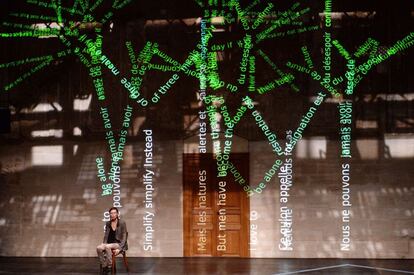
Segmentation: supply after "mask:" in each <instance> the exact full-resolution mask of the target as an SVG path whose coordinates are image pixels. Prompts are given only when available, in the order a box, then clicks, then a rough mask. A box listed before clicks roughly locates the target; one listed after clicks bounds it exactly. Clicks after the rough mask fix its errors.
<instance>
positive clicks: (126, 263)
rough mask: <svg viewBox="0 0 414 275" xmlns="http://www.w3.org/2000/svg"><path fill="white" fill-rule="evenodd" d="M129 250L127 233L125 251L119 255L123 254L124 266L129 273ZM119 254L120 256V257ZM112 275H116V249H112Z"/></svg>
mask: <svg viewBox="0 0 414 275" xmlns="http://www.w3.org/2000/svg"><path fill="white" fill-rule="evenodd" d="M127 250H128V232H127V233H126V240H125V250H122V251H121V252H119V254H122V257H123V258H124V265H125V268H126V270H127V272H128V273H129V267H128V261H127V258H126V251H127ZM119 254H118V255H119ZM112 274H116V255H115V249H112Z"/></svg>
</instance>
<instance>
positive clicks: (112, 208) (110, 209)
mask: <svg viewBox="0 0 414 275" xmlns="http://www.w3.org/2000/svg"><path fill="white" fill-rule="evenodd" d="M114 209H115V210H116V213H118V214H119V211H118V208H116V207H111V208H109V213H111V211H112V210H114Z"/></svg>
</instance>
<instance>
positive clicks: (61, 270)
mask: <svg viewBox="0 0 414 275" xmlns="http://www.w3.org/2000/svg"><path fill="white" fill-rule="evenodd" d="M128 262H129V266H130V270H131V272H130V273H129V274H194V275H196V274H197V275H199V274H258V275H265V274H278V275H282V274H283V275H288V274H303V275H305V274H312V275H315V274H326V275H328V274H329V275H331V274H335V275H336V274H339V275H348V274H352V275H357V274H361V275H373V274H382V275H385V274H386V275H388V274H389V275H401V274H414V260H369V259H366V260H359V259H358V260H356V259H355V260H345V259H240V258H128ZM117 268H118V273H117V274H127V273H126V271H125V267H124V265H123V262H122V258H121V257H118V258H117ZM0 274H36V275H40V274H99V264H98V259H97V258H23V257H22V258H19V257H0Z"/></svg>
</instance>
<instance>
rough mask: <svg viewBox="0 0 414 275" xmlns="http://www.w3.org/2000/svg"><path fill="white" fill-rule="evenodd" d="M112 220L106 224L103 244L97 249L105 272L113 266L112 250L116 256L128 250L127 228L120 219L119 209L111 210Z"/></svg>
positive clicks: (112, 208)
mask: <svg viewBox="0 0 414 275" xmlns="http://www.w3.org/2000/svg"><path fill="white" fill-rule="evenodd" d="M109 215H110V220H109V221H107V222H106V224H105V234H104V238H103V243H102V244H100V245H98V246H97V247H96V251H97V253H98V257H99V262H100V263H101V265H102V267H103V270H104V271H105V272H107V271H109V270H110V269H111V266H112V250H115V255H118V254H119V253H120V252H121V251H125V250H127V249H128V247H127V244H126V233H127V227H126V223H125V222H124V221H123V220H120V219H119V212H118V208H116V207H111V208H110V209H109Z"/></svg>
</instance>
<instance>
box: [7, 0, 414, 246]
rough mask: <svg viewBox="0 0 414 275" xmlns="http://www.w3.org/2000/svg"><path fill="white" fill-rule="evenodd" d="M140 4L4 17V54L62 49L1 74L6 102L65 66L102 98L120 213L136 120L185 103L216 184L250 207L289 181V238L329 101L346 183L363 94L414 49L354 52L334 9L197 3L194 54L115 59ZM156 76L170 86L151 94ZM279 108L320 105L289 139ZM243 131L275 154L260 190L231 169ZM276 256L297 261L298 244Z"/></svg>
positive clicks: (157, 49)
mask: <svg viewBox="0 0 414 275" xmlns="http://www.w3.org/2000/svg"><path fill="white" fill-rule="evenodd" d="M133 3H134V1H133V0H125V1H121V0H119V1H118V0H113V1H103V0H100V1H99V0H98V1H89V0H72V1H64V0H53V1H46V0H45V1H40V0H27V1H25V2H24V3H23V4H24V5H22V6H24V9H22V10H19V11H12V12H10V13H9V14H8V15H7V16H5V17H4V18H5V19H4V20H3V23H2V26H1V33H0V39H1V40H3V41H2V42H0V43H5V42H10V41H13V43H14V41H15V42H16V43H18V42H19V43H32V44H33V45H35V44H36V43H39V44H41V43H43V42H44V41H45V40H47V41H51V40H53V43H51V44H53V47H48V48H47V50H42V51H39V52H42V53H41V54H39V55H37V56H27V57H24V58H20V59H13V60H7V61H4V62H2V64H0V69H1V70H2V71H1V72H2V73H4V72H5V71H6V70H7V71H9V72H10V73H9V74H8V77H7V80H8V82H7V83H4V85H3V88H2V93H8V94H13V93H15V92H16V91H17V90H18V89H19V88H20V87H22V85H25V83H30V82H31V81H33V80H34V79H36V78H40V77H41V75H42V74H43V73H47V74H49V73H50V72H51V71H53V70H54V69H53V68H55V67H56V66H59V64H61V63H64V62H66V61H67V60H68V59H76V60H77V62H79V64H81V72H84V73H85V76H86V75H87V77H88V81H89V82H90V83H91V84H92V86H93V89H94V94H93V98H94V101H93V102H94V103H95V104H96V106H94V108H97V109H98V110H99V117H100V118H101V120H102V122H101V125H102V127H103V129H104V131H103V136H102V139H103V140H104V142H105V144H106V146H107V156H110V158H109V159H108V158H107V157H105V156H103V155H99V156H96V165H97V171H98V172H97V179H98V181H99V189H100V194H101V198H105V197H106V196H109V197H112V200H113V204H114V206H121V199H120V196H119V190H120V188H121V186H122V183H121V173H122V170H121V163H122V161H123V159H124V149H125V147H126V146H127V144H128V138H129V137H130V134H129V133H130V131H131V127H132V118H134V114H136V113H137V112H141V111H146V110H148V111H150V110H152V109H153V108H156V107H157V106H160V105H161V104H162V103H163V102H168V101H167V99H169V98H173V97H177V93H188V94H189V96H190V97H193V98H196V100H197V101H198V108H199V115H198V117H197V119H198V120H199V122H200V125H203V124H204V125H206V127H205V128H204V129H198V131H200V133H199V138H200V146H199V147H198V149H199V153H206V152H207V148H211V149H212V152H213V155H214V159H215V161H216V165H217V171H218V172H217V175H216V177H217V178H218V179H220V178H224V177H228V176H231V177H234V179H235V180H236V182H238V183H239V184H240V185H241V186H242V187H243V190H244V191H245V192H246V195H247V196H249V197H251V196H260V194H261V193H263V192H265V189H266V187H267V186H268V185H271V184H274V182H276V181H277V179H276V178H277V175H278V174H279V175H280V173H281V174H282V175H283V174H284V175H285V176H284V177H285V179H284V182H283V184H282V183H281V185H280V197H279V199H280V209H281V211H282V210H283V211H284V212H285V213H288V214H286V215H285V220H283V221H281V224H280V225H281V227H283V228H285V229H286V230H289V229H291V226H292V222H291V219H290V218H289V217H291V209H290V208H289V204H288V202H289V191H290V190H291V188H293V183H292V175H291V167H292V158H293V152H294V150H295V148H296V146H297V144H298V142H299V141H300V140H301V139H302V138H303V136H304V135H305V134H306V130H307V128H308V127H309V125H311V124H312V121H313V119H314V117H315V116H316V115H317V114H318V111H319V110H320V109H321V106H323V105H324V103H325V102H326V101H330V102H336V103H337V107H338V108H337V118H338V119H337V120H338V123H337V125H336V126H337V127H338V128H337V134H338V137H339V138H340V143H341V148H340V150H339V151H338V152H337V154H338V157H339V158H341V162H342V165H341V174H342V175H345V176H347V179H348V181H349V179H350V177H349V175H350V171H351V159H352V148H351V144H352V143H351V141H352V134H353V128H354V126H355V122H354V121H353V117H355V114H354V101H355V98H356V97H357V96H358V85H359V84H360V83H362V82H363V81H364V79H366V77H369V75H370V73H371V71H373V70H374V69H375V68H377V67H378V65H380V64H384V63H386V62H389V60H390V59H392V58H393V57H395V56H401V55H403V54H404V53H405V52H407V51H412V49H411V47H412V46H413V45H414V32H408V33H405V34H404V35H403V36H401V37H399V38H398V39H397V40H395V41H393V42H392V43H390V42H389V41H386V42H382V41H379V40H378V39H376V38H374V37H369V36H367V37H365V38H364V40H361V41H362V43H360V44H355V45H346V44H345V43H344V41H343V40H344V39H343V38H341V37H337V35H336V34H337V33H338V30H337V28H336V27H337V25H336V23H335V22H336V21H335V20H334V19H335V18H337V17H338V14H339V13H338V12H333V9H334V8H335V5H336V1H332V0H325V1H318V3H316V4H315V3H309V2H308V1H301V2H291V1H258V0H255V1H238V0H231V1H218V0H209V1H200V0H196V1H195V2H194V3H193V4H194V5H195V6H198V9H199V17H198V18H196V19H194V20H193V23H194V25H193V26H188V25H185V23H183V24H184V25H185V26H186V27H188V29H191V28H192V30H193V32H192V40H191V41H192V43H190V44H191V45H190V46H189V48H190V50H189V51H186V52H185V54H183V52H182V51H181V52H180V53H179V54H176V53H173V52H171V51H168V49H167V48H166V47H165V46H164V44H163V43H161V42H160V41H158V40H157V39H156V38H155V39H152V38H150V39H144V40H142V41H140V43H137V42H136V39H134V38H133V37H132V36H131V37H127V38H126V39H125V41H117V43H118V44H120V46H119V47H121V48H122V49H119V48H117V49H116V51H117V52H115V50H114V49H115V47H113V45H111V43H114V40H111V41H110V40H108V39H106V36H110V35H111V33H112V32H113V31H114V28H116V27H117V23H116V22H117V21H116V19H117V18H118V17H120V16H123V13H122V12H123V10H125V9H128V7H129V6H130V5H131V4H133ZM33 10H35V11H36V12H32V11H33ZM40 11H42V12H40ZM348 16H349V15H348ZM22 22H23V23H22ZM194 26H196V28H194ZM190 27H191V28H190ZM312 39H313V40H312ZM315 39H316V40H317V41H315ZM27 41H29V42H27ZM107 41H110V42H107ZM292 41H296V43H297V41H300V44H301V46H300V47H299V48H297V47H295V46H292V48H291V50H290V51H284V52H282V51H281V49H280V48H279V47H278V45H280V44H288V45H289V43H292ZM293 45H295V44H294V43H293ZM30 47H31V46H30ZM118 54H127V55H128V58H129V62H128V64H120V63H118V61H117V58H115V56H117V55H118ZM68 73H74V72H68ZM154 75H157V76H161V77H160V78H158V79H165V81H163V82H157V83H156V84H154V82H153V81H152V80H153V79H154V78H153V76H154ZM190 81H193V82H194V81H195V82H196V83H197V86H198V87H197V89H196V90H191V89H187V90H183V89H181V90H180V91H177V89H176V87H177V84H178V83H180V82H181V83H183V82H190ZM108 83H110V85H109V84H108ZM114 86H116V88H114ZM119 90H120V91H121V93H122V94H124V95H127V97H128V100H127V102H124V106H123V108H122V113H121V114H120V119H119V121H120V123H119V125H118V124H115V123H114V122H113V121H114V119H113V117H114V116H115V114H114V113H115V112H114V111H113V110H112V109H111V104H112V103H111V98H112V97H113V95H112V92H113V91H119ZM280 97H284V98H289V97H295V98H297V97H307V98H308V97H310V98H312V100H311V102H308V104H307V105H306V106H304V111H303V112H302V113H301V114H300V119H299V120H294V121H293V120H292V121H289V123H288V126H287V128H283V127H275V125H274V123H272V121H271V118H272V117H273V116H274V115H275V114H276V115H277V113H278V112H279V110H277V109H276V108H275V109H272V110H267V111H263V110H261V108H260V104H258V102H260V101H262V100H264V101H272V100H273V99H272V98H276V99H277V98H280ZM294 110H296V108H295V109H294ZM269 112H271V113H272V115H269ZM163 115H165V116H170V115H172V114H169V113H165V114H163ZM147 119H149V118H147ZM243 123H250V125H253V126H252V128H253V129H254V131H255V132H257V133H258V135H259V136H260V138H261V139H264V140H266V141H267V143H268V150H269V151H271V152H272V153H273V154H274V161H273V163H272V165H270V166H269V167H267V170H266V171H265V172H264V173H263V176H262V178H261V179H260V180H259V181H258V182H251V181H249V179H244V178H243V177H242V176H241V173H240V171H239V169H238V167H237V165H235V164H233V163H232V160H231V156H230V155H231V152H232V151H233V142H234V134H235V132H236V131H237V130H238V128H239V127H244V126H241V125H242V124H243ZM148 135H149V136H150V134H148ZM207 136H208V139H207ZM207 140H211V143H207ZM151 154H152V153H151ZM289 171H290V172H289ZM345 184H347V186H346V188H344V189H343V190H345V191H343V194H342V206H343V211H342V212H341V213H342V221H343V232H342V233H343V238H342V240H343V242H342V243H341V249H342V250H349V228H350V225H349V211H350V207H351V203H350V192H349V190H350V189H349V183H348V182H347V183H345ZM115 190H116V191H117V192H115ZM347 234H348V235H347ZM279 248H280V249H281V250H290V249H291V239H289V234H287V235H286V239H285V242H284V243H282V244H281V245H279Z"/></svg>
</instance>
